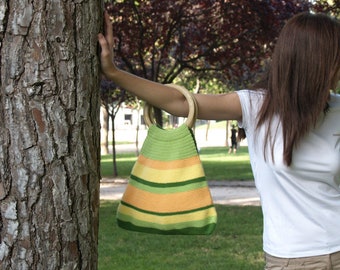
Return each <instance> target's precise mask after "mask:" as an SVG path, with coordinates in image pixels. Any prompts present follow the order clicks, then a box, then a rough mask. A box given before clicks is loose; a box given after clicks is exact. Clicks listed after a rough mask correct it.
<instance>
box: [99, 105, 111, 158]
mask: <svg viewBox="0 0 340 270" xmlns="http://www.w3.org/2000/svg"><path fill="white" fill-rule="evenodd" d="M100 111H101V114H102V116H103V119H102V121H101V128H100V154H101V155H107V154H109V120H110V117H109V113H108V111H107V109H106V107H105V106H101V107H100Z"/></svg>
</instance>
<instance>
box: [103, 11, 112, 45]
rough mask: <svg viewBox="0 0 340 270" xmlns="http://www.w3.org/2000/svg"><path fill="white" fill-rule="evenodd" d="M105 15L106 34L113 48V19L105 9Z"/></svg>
mask: <svg viewBox="0 0 340 270" xmlns="http://www.w3.org/2000/svg"><path fill="white" fill-rule="evenodd" d="M104 17H105V35H106V40H107V41H108V43H109V46H110V47H111V48H112V47H113V44H114V41H113V28H112V21H111V19H110V16H109V14H108V12H107V11H105V14H104Z"/></svg>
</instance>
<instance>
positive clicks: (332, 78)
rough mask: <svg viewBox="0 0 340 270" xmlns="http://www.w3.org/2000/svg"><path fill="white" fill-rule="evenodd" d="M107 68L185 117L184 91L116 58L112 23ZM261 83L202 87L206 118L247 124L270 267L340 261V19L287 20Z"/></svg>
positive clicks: (333, 265) (326, 265) (328, 265)
mask: <svg viewBox="0 0 340 270" xmlns="http://www.w3.org/2000/svg"><path fill="white" fill-rule="evenodd" d="M98 39H99V42H100V45H101V47H102V52H101V64H102V71H103V73H104V75H105V76H106V77H107V78H108V79H110V80H112V81H114V82H115V83H116V84H118V85H120V86H121V87H123V88H124V89H126V90H128V91H130V92H131V93H132V94H134V95H136V96H138V97H139V98H141V99H143V100H146V101H147V102H149V103H151V104H152V105H154V106H156V107H159V108H161V109H163V110H165V111H168V112H169V113H171V114H173V115H177V116H186V115H187V113H188V105H187V103H186V100H185V98H184V97H183V96H182V95H181V94H180V93H179V92H177V91H176V90H175V89H172V88H171V87H168V86H164V85H161V84H158V83H154V82H151V81H148V80H145V79H142V78H138V77H136V76H133V75H131V74H129V73H126V72H124V71H121V70H119V69H117V67H116V66H115V65H114V64H113V62H112V57H113V55H112V47H113V37H112V26H111V24H110V21H109V18H108V16H107V15H106V36H103V35H102V34H99V36H98ZM267 78H268V79H267V80H266V84H265V86H264V87H263V89H256V91H255V90H241V91H237V92H234V93H229V94H222V95H201V94H197V95H195V97H196V99H197V102H198V106H199V114H198V118H201V119H215V120H237V121H238V124H239V127H240V128H244V130H245V132H246V135H247V138H248V146H249V154H250V158H251V165H252V169H253V172H254V177H255V183H256V187H257V189H258V191H259V194H260V196H261V204H262V209H263V216H264V233H263V245H264V247H263V248H264V251H265V258H266V269H340V121H339V120H340V96H339V95H336V94H334V93H332V91H331V90H332V89H335V88H336V86H337V83H338V81H339V79H340V24H339V22H338V21H337V20H335V19H332V18H330V17H328V16H326V15H321V14H310V13H302V14H299V15H296V16H295V17H293V18H292V19H290V20H289V21H288V22H287V24H286V25H285V27H284V28H283V30H282V32H281V34H280V36H279V38H278V41H277V44H276V47H275V50H274V53H273V56H272V61H271V65H270V71H269V73H268V76H267Z"/></svg>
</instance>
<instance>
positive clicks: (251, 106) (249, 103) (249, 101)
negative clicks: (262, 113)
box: [236, 90, 266, 129]
mask: <svg viewBox="0 0 340 270" xmlns="http://www.w3.org/2000/svg"><path fill="white" fill-rule="evenodd" d="M236 93H237V95H238V97H239V99H240V104H241V109H242V121H239V126H240V127H242V128H245V129H247V127H249V126H252V125H253V124H254V123H255V120H256V117H257V114H258V112H259V110H260V108H261V105H262V103H263V99H264V97H265V94H266V91H265V90H239V91H237V92H236Z"/></svg>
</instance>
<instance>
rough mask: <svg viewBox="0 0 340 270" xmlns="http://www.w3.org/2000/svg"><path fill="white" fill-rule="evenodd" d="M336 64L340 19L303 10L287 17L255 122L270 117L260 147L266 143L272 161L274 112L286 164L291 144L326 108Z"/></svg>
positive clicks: (335, 78)
mask: <svg viewBox="0 0 340 270" xmlns="http://www.w3.org/2000/svg"><path fill="white" fill-rule="evenodd" d="M339 69H340V24H339V21H337V20H336V19H334V18H331V17H329V16H327V15H324V14H311V13H301V14H298V15H296V16H294V17H293V18H291V19H290V20H289V21H288V22H287V23H286V25H285V26H284V28H283V29H282V31H281V33H280V36H279V38H278V40H277V43H276V46H275V49H274V52H273V56H272V60H271V63H270V69H269V73H268V79H267V82H268V85H267V87H266V90H267V91H266V93H267V94H266V95H265V98H264V103H263V105H262V107H261V109H260V112H259V115H258V119H257V120H258V122H257V127H260V126H261V125H263V124H265V123H268V126H267V132H266V138H265V146H264V147H265V148H266V147H267V145H268V144H270V146H271V151H272V159H273V161H274V156H273V145H274V143H275V134H271V126H270V123H271V122H272V121H271V120H272V119H273V117H274V116H275V117H276V116H278V117H279V119H280V121H281V124H282V131H283V143H284V145H283V160H284V163H285V164H286V165H287V166H289V165H291V163H292V155H293V150H294V148H295V147H296V146H297V145H298V143H299V142H300V140H301V139H302V138H303V137H304V136H305V135H306V134H307V133H308V132H309V131H310V130H311V129H312V128H314V127H315V125H316V123H317V120H318V119H319V118H320V116H321V115H322V113H325V111H326V109H327V106H328V100H329V97H330V90H331V89H333V88H334V87H335V86H336V83H337V81H338V80H339Z"/></svg>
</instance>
